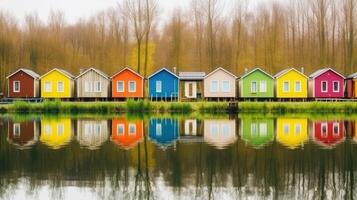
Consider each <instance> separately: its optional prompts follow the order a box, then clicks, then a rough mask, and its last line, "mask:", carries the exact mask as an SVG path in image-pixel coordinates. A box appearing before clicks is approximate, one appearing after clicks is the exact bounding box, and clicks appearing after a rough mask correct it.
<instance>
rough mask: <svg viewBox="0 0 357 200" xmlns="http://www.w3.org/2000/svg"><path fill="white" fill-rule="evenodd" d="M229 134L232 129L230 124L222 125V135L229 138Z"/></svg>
mask: <svg viewBox="0 0 357 200" xmlns="http://www.w3.org/2000/svg"><path fill="white" fill-rule="evenodd" d="M229 132H230V127H229V125H228V124H223V125H222V134H223V135H224V136H228V135H229Z"/></svg>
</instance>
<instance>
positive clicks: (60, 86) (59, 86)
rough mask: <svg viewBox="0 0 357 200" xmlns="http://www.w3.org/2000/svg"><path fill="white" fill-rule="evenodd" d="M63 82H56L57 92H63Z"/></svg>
mask: <svg viewBox="0 0 357 200" xmlns="http://www.w3.org/2000/svg"><path fill="white" fill-rule="evenodd" d="M63 91H64V89H63V82H62V81H58V82H57V92H63Z"/></svg>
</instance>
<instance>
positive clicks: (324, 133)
mask: <svg viewBox="0 0 357 200" xmlns="http://www.w3.org/2000/svg"><path fill="white" fill-rule="evenodd" d="M321 135H322V136H323V137H327V123H322V124H321Z"/></svg>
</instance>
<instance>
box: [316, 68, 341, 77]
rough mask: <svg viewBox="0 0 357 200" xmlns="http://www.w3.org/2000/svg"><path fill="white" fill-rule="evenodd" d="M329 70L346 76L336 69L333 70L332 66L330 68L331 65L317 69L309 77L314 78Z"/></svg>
mask: <svg viewBox="0 0 357 200" xmlns="http://www.w3.org/2000/svg"><path fill="white" fill-rule="evenodd" d="M327 71H332V72H334V73H335V74H337V75H339V76H340V77H342V78H345V77H344V76H343V75H341V74H340V73H338V72H336V71H335V70H333V69H332V68H329V67H327V68H323V69H319V70H317V71H315V72H314V73H312V74H310V76H309V78H312V79H314V78H316V77H318V76H320V75H321V74H323V73H325V72H327Z"/></svg>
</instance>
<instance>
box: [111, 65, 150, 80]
mask: <svg viewBox="0 0 357 200" xmlns="http://www.w3.org/2000/svg"><path fill="white" fill-rule="evenodd" d="M125 70H129V71H130V72H132V73H133V74H135V75H137V76H139V77H140V78H142V79H144V77H143V76H141V75H140V74H139V73H138V72H136V71H134V70H133V69H131V68H130V67H124V68H123V69H122V70H120V71H119V72H117V73H115V74H114V75H113V76H111V77H110V78H113V77H114V76H117V75H118V74H120V73H122V72H123V71H125Z"/></svg>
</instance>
